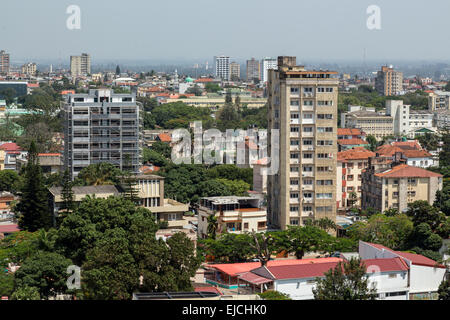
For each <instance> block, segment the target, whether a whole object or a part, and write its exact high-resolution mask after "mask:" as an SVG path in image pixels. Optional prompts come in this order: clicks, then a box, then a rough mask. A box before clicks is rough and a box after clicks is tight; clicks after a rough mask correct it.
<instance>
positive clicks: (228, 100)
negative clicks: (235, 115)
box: [225, 90, 233, 105]
mask: <svg viewBox="0 0 450 320" xmlns="http://www.w3.org/2000/svg"><path fill="white" fill-rule="evenodd" d="M232 103H233V98H232V96H231V91H230V90H227V93H226V94H225V104H229V105H231V104H232Z"/></svg>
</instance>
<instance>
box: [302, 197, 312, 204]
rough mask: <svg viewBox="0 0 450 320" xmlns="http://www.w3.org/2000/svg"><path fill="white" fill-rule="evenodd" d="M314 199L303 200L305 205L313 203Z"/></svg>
mask: <svg viewBox="0 0 450 320" xmlns="http://www.w3.org/2000/svg"><path fill="white" fill-rule="evenodd" d="M313 202H314V200H313V198H303V203H313Z"/></svg>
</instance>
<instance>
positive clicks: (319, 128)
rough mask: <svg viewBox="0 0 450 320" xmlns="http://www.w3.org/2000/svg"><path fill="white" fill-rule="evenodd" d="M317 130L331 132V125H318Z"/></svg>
mask: <svg viewBox="0 0 450 320" xmlns="http://www.w3.org/2000/svg"><path fill="white" fill-rule="evenodd" d="M317 132H320V133H322V132H333V127H318V128H317Z"/></svg>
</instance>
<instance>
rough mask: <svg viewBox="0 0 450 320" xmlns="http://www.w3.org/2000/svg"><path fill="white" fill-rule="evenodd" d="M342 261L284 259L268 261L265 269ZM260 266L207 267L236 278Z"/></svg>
mask: <svg viewBox="0 0 450 320" xmlns="http://www.w3.org/2000/svg"><path fill="white" fill-rule="evenodd" d="M339 261H342V259H340V258H318V259H285V260H270V261H268V262H267V267H274V266H285V265H301V264H315V265H316V264H322V263H330V262H336V263H337V262H339ZM260 266H261V263H260V262H242V263H222V264H210V265H208V266H207V267H209V268H214V269H217V270H219V271H221V272H223V273H226V274H228V275H229V276H237V275H238V274H242V273H245V272H249V271H251V270H254V269H256V268H258V267H260Z"/></svg>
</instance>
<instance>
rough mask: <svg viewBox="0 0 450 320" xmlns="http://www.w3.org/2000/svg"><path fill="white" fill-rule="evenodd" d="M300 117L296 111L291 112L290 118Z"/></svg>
mask: <svg viewBox="0 0 450 320" xmlns="http://www.w3.org/2000/svg"><path fill="white" fill-rule="evenodd" d="M298 118H300V114H299V113H297V112H291V119H298Z"/></svg>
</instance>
